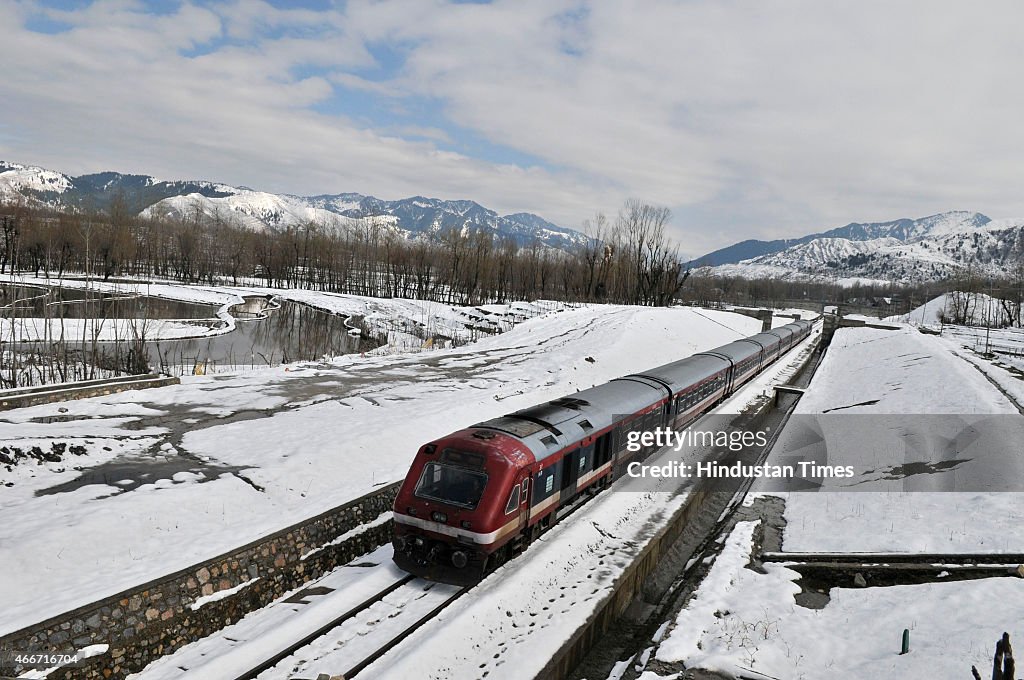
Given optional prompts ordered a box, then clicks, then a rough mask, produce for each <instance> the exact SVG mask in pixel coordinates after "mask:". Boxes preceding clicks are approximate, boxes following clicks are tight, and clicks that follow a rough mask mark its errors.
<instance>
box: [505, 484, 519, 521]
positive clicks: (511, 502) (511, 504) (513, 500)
mask: <svg viewBox="0 0 1024 680" xmlns="http://www.w3.org/2000/svg"><path fill="white" fill-rule="evenodd" d="M518 507H519V485H518V484H516V485H515V486H514V487H512V494H511V495H510V496H509V497H508V504H507V505H506V506H505V514H506V515H508V514H510V513H513V512H515V511H516V508H518Z"/></svg>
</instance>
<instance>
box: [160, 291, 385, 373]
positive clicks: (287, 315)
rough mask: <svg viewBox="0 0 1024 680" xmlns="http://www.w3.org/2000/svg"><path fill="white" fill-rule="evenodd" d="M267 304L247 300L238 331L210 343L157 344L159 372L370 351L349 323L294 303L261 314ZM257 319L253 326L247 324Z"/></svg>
mask: <svg viewBox="0 0 1024 680" xmlns="http://www.w3.org/2000/svg"><path fill="white" fill-rule="evenodd" d="M265 300H266V298H247V300H246V304H245V305H238V306H236V307H234V308H232V309H231V310H230V313H231V315H232V316H234V317H235V318H236V323H235V330H234V331H232V332H230V333H224V334H222V335H216V336H213V337H210V338H198V339H188V340H165V341H161V342H151V343H148V345H149V348H150V349H149V353H150V359H151V364H152V366H153V368H154V369H155V370H162V371H166V372H169V373H173V374H179V373H183V372H186V373H191V372H192V370H193V368H194V367H195V366H197V365H200V366H201V367H205V369H206V370H207V372H210V371H212V370H215V369H216V368H217V367H226V366H244V367H252V368H256V367H260V366H276V365H278V364H281V363H287V362H290V361H307V360H315V359H319V358H321V357H323V356H324V355H328V356H336V355H339V354H351V353H353V352H359V351H362V350H365V349H367V348H369V347H372V345H368V344H366V343H365V341H363V340H362V339H361V338H359V337H353V336H351V335H349V334H348V331H349V328H348V327H347V326H346V325H345V317H343V316H338V315H336V314H330V313H328V312H323V311H320V310H318V309H314V308H312V307H308V306H306V305H301V304H298V303H294V302H286V301H278V302H276V303H275V306H276V305H279V307H278V308H276V309H275V308H270V309H266V310H261V306H262V303H263V302H264V301H265ZM247 318H248V319H251V320H247Z"/></svg>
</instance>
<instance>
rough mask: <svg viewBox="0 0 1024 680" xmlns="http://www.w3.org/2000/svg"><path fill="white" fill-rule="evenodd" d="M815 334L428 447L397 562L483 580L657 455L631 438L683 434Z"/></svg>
mask: <svg viewBox="0 0 1024 680" xmlns="http://www.w3.org/2000/svg"><path fill="white" fill-rule="evenodd" d="M811 328H812V322H811V321H806V320H797V321H795V322H793V323H789V324H786V325H784V326H779V327H777V328H773V329H771V330H768V331H764V332H762V333H758V334H757V335H752V336H750V337H748V338H744V339H742V340H737V341H735V342H731V343H729V344H727V345H723V346H721V347H717V348H715V349H711V350H708V351H706V352H698V353H696V354H693V355H692V356H689V357H687V358H685V359H681V360H679V361H675V362H672V363H669V364H665V365H664V366H659V367H657V368H653V369H650V370H648V371H643V372H641V373H634V374H631V375H627V376H623V377H621V378H615V379H614V380H611V381H610V382H607V383H605V384H603V385H598V386H596V387H592V388H590V389H586V390H582V391H579V392H576V393H575V394H572V395H569V396H566V397H561V398H559V399H554V400H552V401H548V402H545V403H543V404H539V405H537V406H532V407H530V408H526V409H522V410H520V411H516V412H515V413H510V414H508V415H505V416H501V417H498V418H494V419H491V420H487V421H484V422H481V423H477V424H476V425H473V426H471V427H467V428H465V429H462V430H459V431H457V432H453V433H452V434H449V435H447V436H445V437H441V438H439V439H435V440H434V441H431V442H428V443H426V444H424V445H423V446H421V447H420V448H419V450H418V451H417V453H416V456H415V458H414V459H413V463H412V466H411V467H410V468H409V472H408V474H407V475H406V477H405V480H404V481H403V483H402V485H401V487H400V489H399V491H398V495H397V497H396V499H395V505H394V515H393V517H394V535H393V539H392V544H393V546H394V561H395V563H396V564H397V565H398V566H399V567H400V568H401V569H403V570H405V571H407V572H409V573H411V574H414V575H416V576H419V577H423V578H426V579H428V580H433V581H441V582H444V583H452V584H456V585H472V584H474V583H476V582H478V581H479V580H480V579H482V578H483V577H484V576H485V575H486V574H488V573H490V572H491V571H493V570H494V569H496V568H497V567H499V566H501V565H502V564H504V563H505V562H506V561H508V560H509V559H511V558H512V557H514V556H516V555H518V554H519V553H521V552H523V551H524V550H526V548H527V546H528V545H529V544H530V543H531V542H532V541H533V540H534V539H536V538H537V537H538V536H539V535H540V534H542V533H543V532H544V531H546V530H547V529H549V528H550V527H551V526H552V525H553V524H555V523H556V522H557V521H558V520H560V519H561V518H562V517H564V516H565V515H567V514H568V513H569V512H571V511H572V510H573V509H575V508H576V507H577V506H578V505H579V504H581V503H582V502H583V501H585V500H587V499H588V498H590V497H592V496H593V495H595V494H596V493H598V492H600V491H601V490H603V489H605V488H607V487H608V486H609V485H610V484H611V483H612V481H613V480H615V479H617V478H618V477H620V476H622V475H623V474H624V473H625V471H626V468H627V467H628V465H629V464H630V463H632V462H634V461H637V460H641V459H643V458H646V457H647V456H649V455H650V454H652V453H653V452H654V447H646V448H640V449H639V450H634V451H630V450H629V449H630V448H632V449H636V448H637V447H636V446H635V445H634V446H632V447H627V446H626V444H627V437H628V435H629V433H630V432H639V431H651V430H654V429H655V428H657V427H669V428H672V429H676V430H682V429H683V428H685V427H687V426H688V425H689V424H690V423H692V422H693V421H694V420H696V419H697V418H698V417H700V416H701V415H703V414H704V413H706V412H707V411H709V410H710V409H711V408H713V407H714V406H715V405H716V404H717V403H719V402H720V401H722V400H723V399H725V398H727V397H728V396H729V395H731V394H733V393H734V392H735V391H736V390H737V389H739V388H740V387H741V386H742V385H743V384H745V383H747V382H748V381H750V380H751V379H752V378H753V377H754V376H756V375H757V374H758V373H759V372H761V371H762V370H763V369H764V368H766V367H767V366H768V365H770V364H771V363H772V362H774V361H775V360H776V359H778V358H779V357H780V356H782V355H783V354H785V353H786V352H787V351H788V350H790V349H791V348H792V347H794V346H795V345H796V344H797V343H798V342H800V341H801V340H803V339H804V338H806V337H807V336H808V335H810V333H811Z"/></svg>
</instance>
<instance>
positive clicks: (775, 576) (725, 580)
mask: <svg viewBox="0 0 1024 680" xmlns="http://www.w3.org/2000/svg"><path fill="white" fill-rule="evenodd" d="M755 525H756V523H754V522H740V523H739V524H737V526H736V528H735V529H734V531H733V532H732V534H731V535H730V536H729V538H728V541H727V543H726V546H725V548H724V549H723V551H722V553H721V554H720V555H719V557H718V558H717V560H716V561H715V565H714V567H713V568H712V570H711V573H710V574H709V575H708V576H707V578H705V579H704V581H703V583H701V585H700V587H699V589H698V591H697V593H696V594H695V595H694V597H693V599H691V601H690V602H689V604H688V606H687V607H686V608H685V609H683V610H682V611H681V612H680V614H679V616H678V618H677V619H676V621H675V622H674V627H673V628H672V629H671V631H670V632H669V635H668V637H667V638H666V639H665V640H664V641H663V642H662V643H661V645H660V646H659V648H658V650H657V653H656V657H657V659H658V660H660V661H663V662H678V661H682V662H684V663H685V664H686V666H687V667H688V668H704V669H708V670H718V671H721V672H723V673H728V674H733V675H742V676H743V677H758V678H760V677H774V678H792V679H793V680H798V679H801V678H803V679H807V680H811V679H814V678H835V679H836V680H842V679H849V680H861V679H862V678H929V679H930V680H960V679H961V678H965V677H966V678H969V677H970V669H971V666H972V665H975V666H977V667H978V668H979V669H981V670H982V672H983V673H984V672H985V669H986V668H988V667H990V666H991V658H992V657H991V654H992V649H993V646H994V644H995V641H996V640H997V639H998V638H999V637H1000V636H1001V635H1002V633H1003V631H1004V630H1005V631H1011V634H1013V631H1014V630H1017V631H1018V634H1019V632H1020V631H1019V623H1020V621H1019V616H1018V613H1019V612H1020V611H1021V609H1022V608H1024V582H1022V581H1021V580H1020V579H1017V578H988V579H981V580H977V581H958V582H951V583H935V584H922V585H904V586H892V587H884V588H882V587H880V588H855V589H854V588H832V589H831V590H830V591H829V597H830V601H829V603H828V604H827V605H826V606H825V607H824V608H823V609H820V610H819V609H808V608H805V607H801V606H798V605H796V604H795V602H794V599H793V598H794V595H796V593H798V592H800V586H798V585H796V583H794V582H795V581H796V580H797V579H799V578H800V574H799V573H797V572H796V571H793V570H791V569H788V568H786V567H785V566H782V565H780V564H771V563H765V564H764V565H763V568H764V571H765V572H766V573H759V572H758V571H755V570H753V569H749V568H747V564H748V562H749V561H750V556H751V550H752V547H753V545H752V533H753V530H754V527H755ZM993 603H998V606H993ZM904 629H909V630H910V650H911V651H910V653H909V654H905V655H900V654H899V651H900V644H901V638H902V634H903V630H904ZM751 671H753V673H751ZM655 677H657V676H655Z"/></svg>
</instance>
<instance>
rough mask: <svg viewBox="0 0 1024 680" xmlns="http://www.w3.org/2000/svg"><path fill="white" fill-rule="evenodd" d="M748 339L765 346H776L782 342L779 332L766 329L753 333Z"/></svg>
mask: <svg viewBox="0 0 1024 680" xmlns="http://www.w3.org/2000/svg"><path fill="white" fill-rule="evenodd" d="M747 340H751V341H753V342H756V343H758V344H759V345H761V346H762V347H764V348H766V349H767V348H768V347H774V346H775V345H777V344H779V343H780V342H782V338H781V337H780V336H779V335H778V334H777V333H772V332H771V331H766V332H764V333H758V334H757V335H751V336H750V337H749V338H747Z"/></svg>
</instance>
